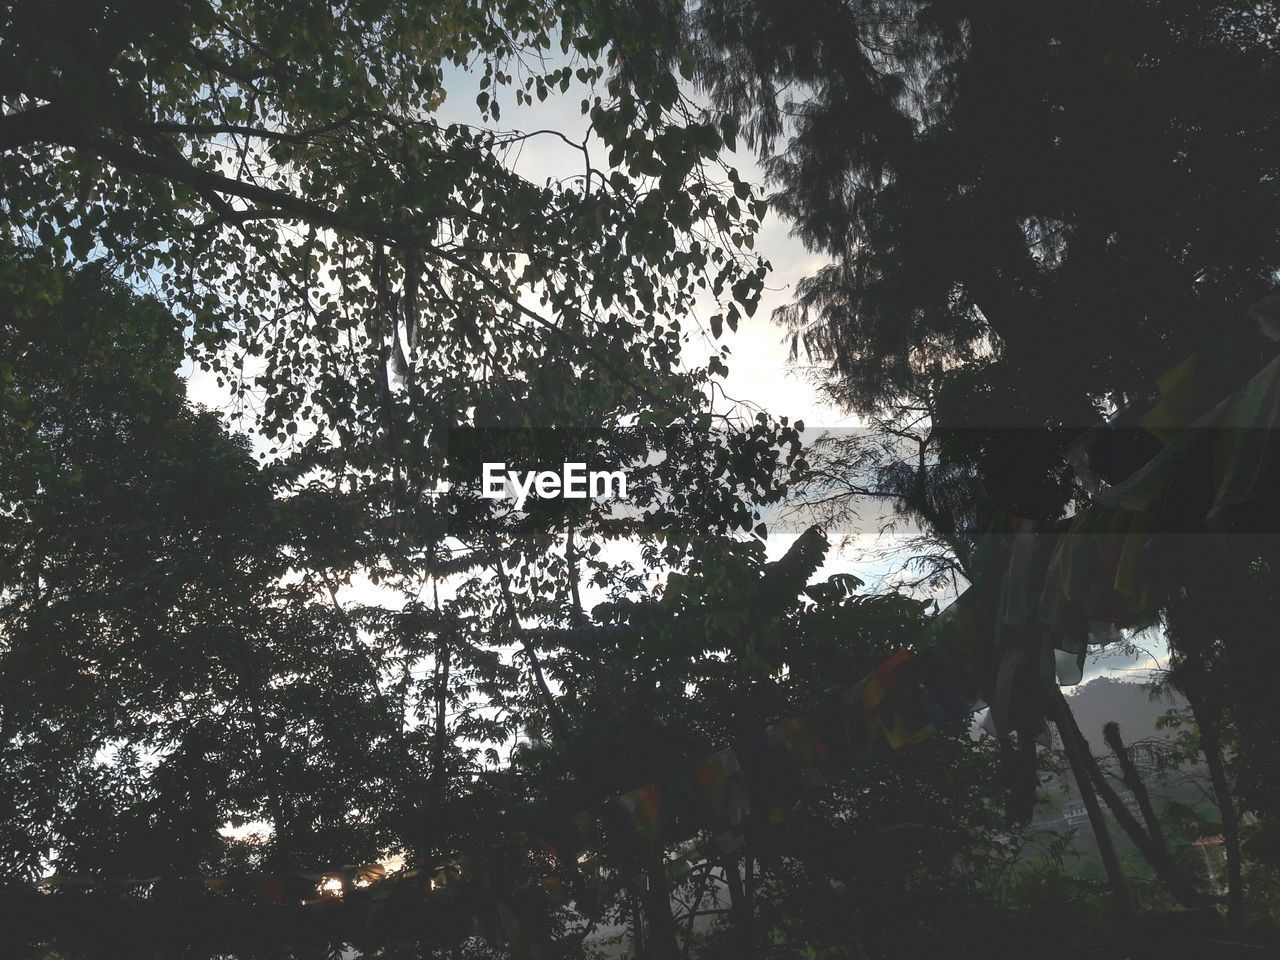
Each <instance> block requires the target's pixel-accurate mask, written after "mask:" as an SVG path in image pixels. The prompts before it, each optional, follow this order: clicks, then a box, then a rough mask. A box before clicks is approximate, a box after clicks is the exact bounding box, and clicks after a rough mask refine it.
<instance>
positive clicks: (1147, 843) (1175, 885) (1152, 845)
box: [1059, 694, 1208, 907]
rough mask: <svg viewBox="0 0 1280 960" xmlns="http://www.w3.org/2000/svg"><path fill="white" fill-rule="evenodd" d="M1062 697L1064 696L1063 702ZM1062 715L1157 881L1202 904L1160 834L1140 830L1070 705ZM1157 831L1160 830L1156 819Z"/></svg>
mask: <svg viewBox="0 0 1280 960" xmlns="http://www.w3.org/2000/svg"><path fill="white" fill-rule="evenodd" d="M1059 696H1061V694H1059ZM1065 699H1066V698H1065V697H1064V698H1063V700H1064V703H1065ZM1065 717H1066V719H1067V721H1068V723H1069V724H1070V726H1071V729H1072V732H1073V734H1074V736H1075V738H1076V743H1077V744H1078V745H1079V748H1080V753H1081V757H1082V759H1083V760H1084V763H1085V766H1086V768H1087V769H1088V771H1089V779H1090V780H1092V781H1093V785H1094V787H1095V788H1096V789H1097V791H1098V793H1099V795H1100V796H1101V797H1102V799H1103V801H1104V802H1105V803H1106V805H1107V807H1108V809H1110V811H1111V815H1112V816H1113V817H1115V820H1116V823H1118V824H1120V828H1121V829H1122V830H1124V832H1125V833H1126V834H1128V836H1129V839H1130V840H1132V841H1133V845H1134V846H1135V847H1137V848H1138V852H1139V853H1141V854H1142V856H1143V857H1144V858H1145V859H1146V861H1147V862H1148V863H1149V864H1151V868H1152V869H1153V870H1154V871H1155V873H1156V876H1157V877H1159V878H1160V882H1161V883H1163V884H1164V885H1165V887H1166V888H1167V889H1168V891H1169V893H1170V894H1171V895H1172V896H1173V898H1174V899H1175V900H1177V901H1178V903H1180V904H1181V905H1182V906H1184V907H1201V906H1204V905H1205V903H1207V902H1208V898H1207V897H1205V896H1204V895H1203V894H1201V893H1200V892H1199V891H1197V890H1196V888H1195V885H1194V884H1193V883H1192V882H1191V880H1190V879H1189V878H1188V877H1187V876H1186V875H1185V874H1183V872H1182V871H1181V870H1179V869H1178V865H1177V864H1176V863H1174V860H1173V857H1172V856H1170V855H1169V849H1168V847H1167V846H1165V842H1164V836H1163V834H1162V833H1160V832H1155V833H1153V834H1150V835H1149V834H1148V833H1147V832H1146V831H1145V830H1143V829H1142V824H1140V823H1138V821H1137V820H1136V819H1135V818H1134V816H1133V814H1132V813H1130V812H1129V808H1128V807H1126V806H1125V804H1124V801H1123V800H1122V799H1121V798H1120V796H1119V794H1117V793H1116V792H1115V790H1113V789H1112V788H1111V784H1109V783H1108V782H1107V778H1106V775H1105V774H1104V773H1103V772H1102V768H1101V767H1099V766H1098V761H1097V760H1095V759H1094V757H1093V754H1092V753H1091V752H1090V750H1089V744H1088V741H1086V740H1085V738H1084V734H1083V733H1081V732H1080V726H1079V724H1077V723H1076V718H1075V715H1074V714H1073V713H1072V712H1071V707H1070V705H1069V704H1067V705H1066V713H1065ZM1122 746H1123V745H1122ZM1125 759H1126V760H1128V754H1127V753H1126V754H1125ZM1122 764H1123V761H1122ZM1134 776H1135V778H1136V777H1137V773H1136V771H1135V772H1134ZM1138 785H1139V788H1140V789H1142V793H1143V796H1146V789H1145V788H1143V787H1142V783H1141V780H1138ZM1130 789H1132V787H1130ZM1139 803H1141V801H1139ZM1147 806H1148V807H1150V800H1148V801H1147ZM1143 815H1144V816H1146V813H1145V812H1144V814H1143ZM1150 816H1151V818H1152V821H1153V822H1155V811H1154V810H1153V811H1151V814H1150ZM1156 830H1157V831H1159V825H1158V822H1157V827H1156Z"/></svg>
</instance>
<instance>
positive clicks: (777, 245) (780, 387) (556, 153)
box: [185, 69, 1166, 681]
mask: <svg viewBox="0 0 1280 960" xmlns="http://www.w3.org/2000/svg"><path fill="white" fill-rule="evenodd" d="M446 88H447V91H448V96H447V98H446V100H445V102H444V104H443V105H442V107H441V108H440V111H439V119H440V120H441V121H442V122H445V123H455V122H456V123H466V124H471V125H473V126H480V127H483V126H488V127H490V128H491V129H495V130H496V129H502V130H512V129H516V130H524V131H530V130H544V129H549V130H556V131H559V132H561V133H563V134H565V136H567V137H568V138H569V139H570V140H572V141H575V142H581V141H582V140H583V138H584V135H585V133H586V129H587V121H586V118H584V117H583V116H582V114H581V108H580V101H581V98H582V95H583V94H582V90H581V88H580V87H571V88H570V90H569V91H568V93H567V94H563V95H559V94H553V95H552V96H549V97H548V98H547V100H545V101H543V102H541V103H536V104H532V105H524V106H517V105H516V104H515V103H514V92H510V93H509V96H508V97H506V98H504V100H503V103H502V122H501V124H493V123H488V122H486V121H485V120H484V119H483V118H482V116H481V114H480V110H479V108H478V107H477V106H476V104H475V97H476V93H477V92H478V90H479V86H478V77H477V75H475V74H474V73H468V72H466V71H463V70H457V69H454V70H451V71H450V72H448V73H447V74H446ZM592 160H593V165H594V166H596V167H597V168H603V167H604V166H605V158H604V151H603V150H600V152H599V155H593V158H592ZM730 162H731V163H732V164H733V165H734V166H735V167H736V168H737V170H738V172H739V174H740V175H741V177H742V179H744V180H746V181H747V182H749V183H753V184H761V183H762V181H763V176H762V174H761V171H760V168H759V166H758V164H757V163H756V161H755V158H754V157H753V156H751V155H750V154H749V153H747V152H746V151H745V150H740V152H739V153H738V154H736V155H733V156H731V158H730ZM508 163H509V164H510V165H511V166H512V167H513V168H514V169H515V170H516V171H517V172H518V173H520V174H521V175H522V176H524V177H525V178H526V179H528V180H531V181H533V182H537V183H541V182H543V181H545V180H546V179H548V178H551V179H560V178H562V177H564V176H567V175H570V174H573V173H576V172H578V171H580V170H581V168H582V156H581V154H580V153H579V152H578V151H576V150H575V149H573V148H572V147H570V146H568V145H567V144H565V143H564V142H563V141H561V140H560V139H559V138H557V137H554V136H538V137H533V138H530V139H529V140H526V141H524V143H523V145H522V146H521V147H520V148H519V150H518V152H515V153H513V154H512V155H511V156H510V157H509V158H508ZM755 251H756V252H757V253H759V254H761V255H762V256H763V257H764V258H765V259H766V260H768V261H769V262H770V263H771V265H772V271H771V273H770V275H769V277H768V278H767V280H766V289H765V292H764V295H763V296H762V298H761V303H760V307H759V309H758V310H757V311H756V313H755V314H754V316H752V317H744V318H742V320H741V322H740V323H739V326H738V329H737V331H736V333H730V332H728V331H726V332H725V337H724V339H723V340H721V341H719V342H717V341H714V340H712V338H711V337H710V334H709V332H708V333H706V334H705V336H704V337H702V338H698V337H694V338H693V340H692V342H691V343H690V344H689V345H688V346H687V348H686V350H687V359H688V362H689V363H690V364H691V365H702V364H704V363H705V362H706V359H707V357H709V356H710V355H711V354H712V353H713V352H714V351H715V349H716V348H717V346H719V345H720V344H722V343H727V344H728V346H729V348H730V351H731V356H730V358H729V361H728V366H729V374H728V376H727V377H724V378H722V386H723V389H724V393H725V394H727V395H728V396H729V397H732V398H734V399H735V400H739V401H743V402H745V403H747V404H752V405H756V406H758V407H760V408H762V409H764V410H767V411H768V412H769V413H770V414H772V415H773V416H775V417H779V416H786V417H789V418H792V419H793V420H795V419H799V420H803V421H804V423H805V425H806V427H807V430H806V434H807V435H814V434H816V433H818V432H821V431H822V430H825V429H836V430H843V429H849V428H856V427H858V426H859V422H858V420H857V418H856V417H854V416H852V415H850V414H848V413H846V412H844V411H842V410H840V409H838V408H837V407H836V406H834V405H832V404H831V403H830V402H829V401H828V400H827V399H826V398H825V397H824V396H823V394H822V391H821V389H820V381H821V374H822V371H821V369H820V368H817V367H815V366H812V365H810V364H807V363H806V362H804V360H803V358H802V359H800V360H793V359H791V358H790V348H789V342H788V337H787V333H786V331H785V330H784V329H782V328H781V327H779V326H778V325H777V324H775V323H774V322H773V321H772V319H771V315H772V313H773V311H774V310H775V309H776V308H777V307H780V306H782V305H784V304H786V303H787V302H788V301H789V300H790V298H791V296H792V295H793V292H794V288H795V284H796V282H797V281H798V280H800V279H801V278H802V277H805V276H808V275H810V274H812V273H813V272H815V271H816V270H817V269H818V268H819V267H820V266H821V265H822V264H823V263H824V262H825V258H824V257H823V256H822V255H819V254H815V253H813V252H811V251H809V250H807V249H806V248H805V247H804V245H803V244H802V243H800V242H799V241H798V240H797V239H795V238H794V237H792V236H791V235H790V230H789V226H788V224H787V223H786V222H785V221H784V220H782V219H781V218H780V217H778V216H776V215H774V214H772V213H770V214H768V215H767V216H766V217H765V218H764V220H763V222H762V224H761V229H760V231H759V233H758V235H757V236H756V240H755ZM710 307H711V303H710V302H707V303H706V304H705V305H703V307H702V309H701V310H700V311H699V312H700V313H701V317H702V319H703V321H704V322H703V323H702V327H703V329H704V330H706V327H707V325H706V323H705V318H706V317H707V316H709V315H710V313H711V310H710ZM185 373H186V375H187V377H188V387H189V395H190V397H191V399H192V400H193V401H195V402H197V403H199V404H201V405H204V406H207V407H210V408H212V409H217V410H222V411H225V412H227V413H228V414H230V413H231V411H232V404H231V402H230V397H229V395H228V393H227V392H226V391H225V390H224V389H221V388H219V387H218V386H217V384H216V382H215V379H214V377H213V375H212V374H207V373H202V372H201V371H199V370H195V369H188V370H186V371H185ZM866 526H868V528H874V526H875V524H867V525H866ZM797 535H798V533H797V532H795V531H789V530H781V531H774V532H771V533H770V534H769V536H768V540H767V545H766V549H767V552H768V555H769V557H770V559H776V558H777V557H779V556H781V555H782V554H784V553H785V552H786V550H787V549H788V548H789V547H790V545H791V543H792V542H793V541H794V539H795V537H796V536H797ZM903 535H906V534H896V535H895V534H874V533H856V534H847V535H845V536H843V537H836V536H833V538H832V540H833V544H832V549H831V551H830V552H829V554H828V557H827V561H826V563H825V564H824V565H823V567H822V569H821V570H820V571H819V572H818V574H817V578H818V579H823V578H825V577H828V576H830V575H832V574H833V573H837V572H852V573H854V574H856V575H857V576H859V577H861V578H862V579H863V580H865V581H867V582H868V583H869V584H871V585H873V586H874V585H877V584H881V583H890V582H892V578H893V575H894V573H895V572H896V570H897V568H898V566H899V563H898V560H897V555H896V554H895V552H894V543H895V540H894V538H895V536H898V537H900V536H903ZM606 557H613V558H614V559H616V560H619V561H621V560H624V559H631V560H632V561H633V562H634V561H635V560H636V559H637V557H636V556H635V554H634V552H633V551H630V550H629V549H628V548H627V546H626V545H613V546H612V547H611V548H610V550H609V552H607V553H606ZM343 599H344V600H345V601H347V602H360V603H368V602H373V601H378V602H382V603H385V604H387V605H391V606H399V605H400V603H402V602H403V599H402V598H401V597H399V596H398V595H394V594H392V593H390V592H389V591H386V590H382V589H379V588H377V587H375V586H374V585H372V584H370V583H368V582H367V581H360V580H358V579H357V580H356V581H354V582H353V583H352V584H351V585H350V586H349V587H347V588H346V590H345V593H344V595H343ZM594 599H595V598H593V597H592V596H591V595H590V592H589V591H588V592H587V593H586V595H585V596H584V602H585V603H586V605H587V606H588V607H590V605H591V603H592V602H593V600H594ZM601 599H602V598H601ZM936 599H937V600H938V601H939V603H940V604H941V605H942V606H945V605H946V604H947V603H948V602H949V601H950V600H951V599H952V595H951V594H950V593H947V592H941V593H939V594H938V595H937V597H936ZM1142 646H1143V651H1142V652H1138V653H1123V652H1121V651H1119V650H1116V649H1114V648H1110V649H1106V650H1103V651H1098V652H1095V653H1093V654H1091V656H1090V659H1089V662H1088V663H1087V664H1086V669H1085V680H1086V681H1087V680H1089V679H1091V678H1093V677H1095V676H1102V675H1114V676H1122V677H1124V678H1126V679H1145V678H1146V676H1147V675H1148V674H1149V673H1150V672H1151V670H1152V669H1157V668H1159V667H1160V666H1161V665H1162V664H1163V661H1164V658H1165V655H1166V650H1165V646H1164V643H1163V640H1162V638H1160V637H1158V636H1157V637H1152V638H1148V639H1147V640H1146V642H1145V643H1143V644H1142Z"/></svg>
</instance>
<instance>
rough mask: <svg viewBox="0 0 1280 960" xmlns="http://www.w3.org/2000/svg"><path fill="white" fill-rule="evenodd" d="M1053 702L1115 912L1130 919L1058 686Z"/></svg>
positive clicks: (1130, 909) (1121, 881) (1124, 892)
mask: <svg viewBox="0 0 1280 960" xmlns="http://www.w3.org/2000/svg"><path fill="white" fill-rule="evenodd" d="M1049 699H1050V702H1051V704H1052V706H1053V709H1054V712H1055V717H1054V721H1055V723H1056V724H1057V727H1058V733H1059V734H1061V736H1062V746H1063V749H1065V750H1066V752H1067V761H1068V762H1069V763H1070V764H1071V772H1072V774H1073V775H1074V776H1075V780H1076V786H1077V787H1078V788H1079V790H1080V799H1082V800H1083V801H1084V807H1085V809H1086V810H1087V811H1088V812H1089V822H1090V823H1091V824H1093V835H1094V837H1095V839H1096V840H1097V841H1098V852H1099V853H1101V854H1102V864H1103V866H1104V867H1105V868H1106V870H1107V879H1108V880H1109V881H1110V882H1111V894H1112V897H1113V898H1114V900H1115V903H1116V909H1117V911H1118V912H1119V913H1120V916H1121V917H1128V916H1130V915H1131V913H1132V912H1133V907H1132V905H1131V904H1130V901H1129V890H1128V888H1127V887H1126V886H1125V882H1124V875H1123V874H1122V873H1121V872H1120V860H1119V858H1118V857H1117V856H1116V848H1115V847H1114V846H1113V845H1112V843H1111V834H1110V832H1109V831H1108V830H1107V823H1106V821H1105V820H1104V819H1103V817H1102V808H1101V807H1099V806H1098V796H1097V794H1096V793H1094V791H1093V782H1092V781H1091V780H1090V778H1089V770H1088V765H1087V764H1086V763H1085V760H1084V756H1083V754H1084V752H1085V751H1083V750H1082V749H1081V746H1080V740H1079V739H1077V735H1078V732H1079V731H1078V728H1077V727H1076V724H1075V720H1074V718H1073V717H1072V716H1071V708H1070V707H1068V706H1067V699H1066V697H1064V696H1063V695H1062V691H1061V690H1059V689H1058V688H1057V687H1056V686H1055V687H1054V688H1053V690H1052V691H1051V695H1050V698H1049Z"/></svg>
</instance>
